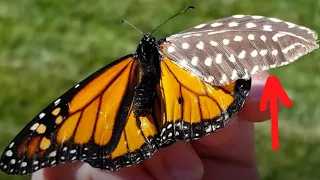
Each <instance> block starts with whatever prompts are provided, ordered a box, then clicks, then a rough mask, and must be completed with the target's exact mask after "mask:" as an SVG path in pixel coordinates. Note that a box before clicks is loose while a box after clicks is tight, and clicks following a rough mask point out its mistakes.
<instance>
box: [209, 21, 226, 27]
mask: <svg viewBox="0 0 320 180" xmlns="http://www.w3.org/2000/svg"><path fill="white" fill-rule="evenodd" d="M222 24H223V23H216V22H215V23H212V24H211V25H210V26H211V27H219V26H221V25H222Z"/></svg>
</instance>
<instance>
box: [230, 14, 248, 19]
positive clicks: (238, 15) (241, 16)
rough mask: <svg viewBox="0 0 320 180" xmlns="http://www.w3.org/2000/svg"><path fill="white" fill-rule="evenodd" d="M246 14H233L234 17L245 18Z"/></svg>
mask: <svg viewBox="0 0 320 180" xmlns="http://www.w3.org/2000/svg"><path fill="white" fill-rule="evenodd" d="M244 16H245V15H243V14H237V15H233V16H232V17H234V18H243V17H244Z"/></svg>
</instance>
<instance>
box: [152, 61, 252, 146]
mask: <svg viewBox="0 0 320 180" xmlns="http://www.w3.org/2000/svg"><path fill="white" fill-rule="evenodd" d="M161 73H162V76H161V82H160V88H161V92H158V96H160V97H161V99H162V103H161V104H162V106H161V109H162V110H161V111H162V112H165V113H162V114H163V117H162V119H163V121H162V129H161V134H160V138H161V140H160V144H161V146H167V145H170V144H172V143H173V142H175V141H177V140H183V141H188V140H194V139H199V138H202V137H205V136H207V135H209V134H210V133H212V132H214V131H217V130H219V129H221V128H223V127H224V126H225V125H226V123H227V122H228V120H229V119H230V117H232V116H233V115H234V114H235V113H237V112H238V111H239V110H240V109H241V107H242V105H243V103H244V101H245V98H246V97H247V96H248V94H249V91H250V87H251V79H249V80H237V81H235V82H233V83H231V84H229V85H226V86H221V87H216V86H213V85H210V84H208V83H205V82H203V81H202V80H201V79H199V78H198V77H196V76H193V75H192V74H191V73H190V72H188V71H186V70H184V69H182V68H180V67H179V66H178V65H176V64H174V63H173V62H172V61H171V60H170V59H167V58H164V59H163V60H162V61H161Z"/></svg>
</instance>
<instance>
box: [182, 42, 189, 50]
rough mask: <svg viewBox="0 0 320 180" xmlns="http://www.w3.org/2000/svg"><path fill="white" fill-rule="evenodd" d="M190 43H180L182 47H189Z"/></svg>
mask: <svg viewBox="0 0 320 180" xmlns="http://www.w3.org/2000/svg"><path fill="white" fill-rule="evenodd" d="M189 47H190V45H189V44H188V43H183V44H182V49H189Z"/></svg>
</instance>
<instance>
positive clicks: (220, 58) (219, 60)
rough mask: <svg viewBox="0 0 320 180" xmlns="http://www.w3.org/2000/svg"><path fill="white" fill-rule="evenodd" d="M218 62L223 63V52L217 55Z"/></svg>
mask: <svg viewBox="0 0 320 180" xmlns="http://www.w3.org/2000/svg"><path fill="white" fill-rule="evenodd" d="M216 63H217V64H221V63H222V54H217V56H216Z"/></svg>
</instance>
